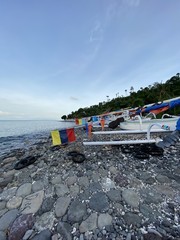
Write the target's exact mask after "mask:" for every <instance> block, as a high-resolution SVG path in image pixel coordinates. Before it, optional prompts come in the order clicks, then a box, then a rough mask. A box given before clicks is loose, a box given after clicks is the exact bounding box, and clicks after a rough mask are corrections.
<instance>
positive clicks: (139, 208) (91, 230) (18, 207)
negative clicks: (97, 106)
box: [0, 128, 180, 240]
mask: <svg viewBox="0 0 180 240" xmlns="http://www.w3.org/2000/svg"><path fill="white" fill-rule="evenodd" d="M75 134H76V137H77V140H76V141H75V142H72V143H70V144H68V145H61V146H59V147H52V146H51V144H52V140H51V138H44V139H42V140H41V142H38V143H35V144H34V145H32V146H30V148H29V149H19V150H14V151H12V152H11V153H10V154H8V155H6V156H3V157H1V158H0V159H1V163H0V165H1V169H0V239H2V240H5V239H6V232H7V230H8V232H9V237H12V236H13V235H14V236H16V240H19V239H22V238H23V236H24V234H26V236H25V238H23V239H34V240H35V239H47V240H58V239H62V240H64V239H67V240H69V239H73V240H78V239H80V240H86V239H99V240H100V239H112V240H121V239H126V240H127V239H128V240H131V239H132V240H134V239H144V240H146V239H154V240H156V239H157V240H159V239H160V240H161V239H162V240H168V239H179V238H180V209H179V205H180V195H179V189H180V167H179V156H180V142H178V143H177V144H176V145H175V146H171V147H169V148H167V149H165V150H164V153H163V155H162V156H150V157H149V159H137V158H135V157H134V155H133V153H124V152H123V151H122V148H121V147H120V146H84V145H83V144H82V142H83V139H86V140H87V136H86V133H85V131H84V130H83V129H82V128H75ZM118 137H119V138H121V139H123V138H129V139H130V138H132V137H133V138H134V139H136V138H140V137H142V136H141V135H138V136H132V135H130V136H118ZM109 138H110V137H109V136H102V135H101V136H95V135H93V136H92V139H93V140H96V139H99V140H104V139H109ZM111 138H114V140H116V139H117V135H116V136H114V137H112V136H111ZM74 150H76V151H79V152H80V153H82V154H84V155H85V157H86V160H85V161H84V162H82V163H74V162H73V161H72V159H71V158H70V157H68V152H70V151H74ZM27 156H38V158H37V160H36V161H35V162H34V163H33V164H31V165H29V166H28V167H25V168H23V169H21V170H15V169H14V164H15V163H16V162H17V161H18V160H20V159H21V158H24V157H27ZM27 206H28V207H27ZM23 221H24V222H25V224H24V226H21V225H20V222H23ZM17 222H18V225H17ZM12 224H13V225H12ZM12 239H13V238H12Z"/></svg>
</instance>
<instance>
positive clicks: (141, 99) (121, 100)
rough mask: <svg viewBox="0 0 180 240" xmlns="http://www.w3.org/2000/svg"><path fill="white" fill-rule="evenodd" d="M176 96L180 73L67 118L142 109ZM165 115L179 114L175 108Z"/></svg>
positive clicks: (178, 91) (79, 111)
mask: <svg viewBox="0 0 180 240" xmlns="http://www.w3.org/2000/svg"><path fill="white" fill-rule="evenodd" d="M125 92H126V93H127V90H125ZM178 96H180V73H177V74H176V75H175V76H173V77H171V78H170V79H169V80H167V81H166V82H165V83H158V82H155V83H154V84H153V85H149V86H148V87H145V88H140V90H138V91H137V92H135V91H134V87H131V88H130V92H129V96H126V97H123V96H122V97H116V98H113V99H112V100H111V101H107V102H105V103H99V104H98V105H93V106H90V107H89V108H79V109H78V110H77V111H75V112H72V113H71V114H69V115H68V116H67V118H69V119H70V118H76V117H77V118H82V117H88V116H94V115H99V114H102V113H104V112H109V111H116V110H120V109H123V108H134V107H142V106H144V105H147V104H150V103H156V102H161V101H163V100H166V99H170V98H175V97H178ZM167 113H169V114H174V115H178V114H180V108H179V107H175V108H173V109H171V110H168V111H167Z"/></svg>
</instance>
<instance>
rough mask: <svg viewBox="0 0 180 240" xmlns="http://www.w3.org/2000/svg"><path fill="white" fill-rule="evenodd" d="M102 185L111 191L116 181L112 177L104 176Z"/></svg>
mask: <svg viewBox="0 0 180 240" xmlns="http://www.w3.org/2000/svg"><path fill="white" fill-rule="evenodd" d="M102 187H103V189H104V190H105V191H109V190H110V189H112V188H115V184H114V182H113V181H112V180H111V179H110V178H107V177H106V178H103V179H102Z"/></svg>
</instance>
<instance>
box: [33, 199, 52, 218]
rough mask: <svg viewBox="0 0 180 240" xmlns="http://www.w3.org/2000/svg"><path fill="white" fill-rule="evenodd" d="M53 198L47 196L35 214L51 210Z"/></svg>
mask: <svg viewBox="0 0 180 240" xmlns="http://www.w3.org/2000/svg"><path fill="white" fill-rule="evenodd" d="M55 201H56V200H55V199H54V198H52V197H48V198H46V199H45V200H44V201H43V204H42V206H41V208H40V209H39V210H38V212H37V214H38V215H42V214H43V213H45V212H49V211H51V210H52V208H53V205H54V203H55Z"/></svg>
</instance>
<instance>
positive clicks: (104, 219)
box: [98, 213, 112, 229]
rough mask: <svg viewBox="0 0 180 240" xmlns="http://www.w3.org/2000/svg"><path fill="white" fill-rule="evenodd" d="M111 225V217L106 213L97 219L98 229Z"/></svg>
mask: <svg viewBox="0 0 180 240" xmlns="http://www.w3.org/2000/svg"><path fill="white" fill-rule="evenodd" d="M111 224H112V217H111V216H110V215H109V214H108V213H103V214H100V215H99V217H98V228H100V229H102V228H103V227H105V226H109V225H111Z"/></svg>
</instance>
